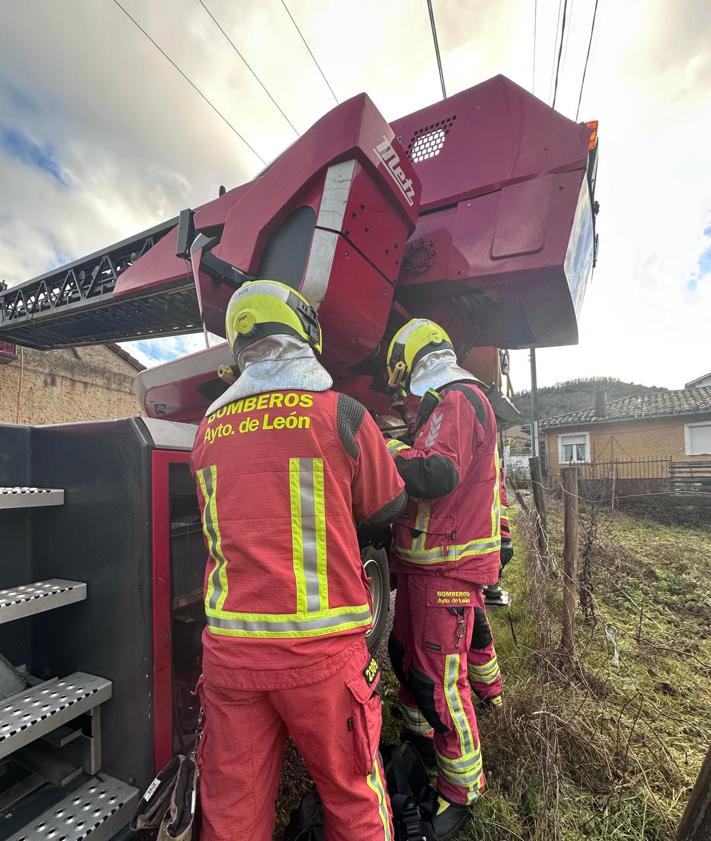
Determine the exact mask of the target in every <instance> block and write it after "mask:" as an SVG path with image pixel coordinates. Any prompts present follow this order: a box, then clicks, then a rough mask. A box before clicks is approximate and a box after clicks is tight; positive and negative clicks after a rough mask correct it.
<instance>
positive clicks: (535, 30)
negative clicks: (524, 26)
mask: <svg viewBox="0 0 711 841" xmlns="http://www.w3.org/2000/svg"><path fill="white" fill-rule="evenodd" d="M537 33H538V0H536V2H535V3H534V5H533V71H532V73H531V93H532V94H535V93H536V37H537Z"/></svg>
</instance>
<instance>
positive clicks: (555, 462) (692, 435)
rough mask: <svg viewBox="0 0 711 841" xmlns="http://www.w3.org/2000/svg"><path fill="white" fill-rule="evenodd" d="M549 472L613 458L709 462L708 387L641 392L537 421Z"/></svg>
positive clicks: (710, 409)
mask: <svg viewBox="0 0 711 841" xmlns="http://www.w3.org/2000/svg"><path fill="white" fill-rule="evenodd" d="M540 429H541V439H542V441H544V443H545V450H546V458H547V462H548V469H549V471H550V472H551V473H557V472H558V469H559V467H560V466H561V465H565V464H571V463H590V462H608V461H614V460H622V461H624V460H637V459H669V460H671V461H680V462H682V461H683V462H688V461H710V460H711V386H705V387H701V388H683V389H679V390H676V391H668V390H659V391H645V392H643V393H641V394H637V395H632V396H631V397H623V398H622V399H620V400H612V401H609V402H608V401H606V399H605V395H604V393H602V392H598V393H597V394H596V395H595V401H594V405H593V406H590V407H589V408H587V409H582V410H579V411H576V412H568V413H567V414H563V415H557V416H556V417H552V418H545V419H544V420H541V422H540Z"/></svg>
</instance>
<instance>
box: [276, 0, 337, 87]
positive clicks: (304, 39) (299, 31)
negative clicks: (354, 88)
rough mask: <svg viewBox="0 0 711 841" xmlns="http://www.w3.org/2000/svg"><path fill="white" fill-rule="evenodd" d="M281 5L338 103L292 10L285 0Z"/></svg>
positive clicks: (282, 0)
mask: <svg viewBox="0 0 711 841" xmlns="http://www.w3.org/2000/svg"><path fill="white" fill-rule="evenodd" d="M281 5H282V6H283V7H284V10H285V11H286V13H287V15H289V17H290V18H291V22H292V23H293V24H294V27H295V28H296V31H297V32H298V33H299V37H300V38H301V40H302V41H303V42H304V46H305V47H306V49H307V50H308V51H309V55H310V56H311V58H312V59H313V60H314V64H315V65H316V67H318V72H319V73H320V74H321V77H322V78H323V81H324V82H325V83H326V85H328V89H329V90H330V91H331V96H332V97H333V98H334V99H335V100H336V103H338V97H337V96H336V94H335V93H334V91H333V88H332V87H331V85H330V84H329V83H328V79H327V78H326V74H325V73H324V72H323V70H322V69H321V65H320V64H319V63H318V61H317V60H316V56H315V55H314V54H313V53H312V52H311V47H309V45H308V43H307V41H306V38H304V35H303V33H302V31H301V30H300V29H299V24H298V23H297V22H296V21H295V20H294V17H293V15H292V14H291V12H290V11H289V7H288V6H287V5H286V3H285V2H284V0H281Z"/></svg>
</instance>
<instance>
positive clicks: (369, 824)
mask: <svg viewBox="0 0 711 841" xmlns="http://www.w3.org/2000/svg"><path fill="white" fill-rule="evenodd" d="M369 664H370V665H369ZM277 674H280V673H277ZM379 681H380V675H379V674H377V672H376V674H375V676H374V666H373V665H372V664H371V658H370V654H369V653H368V651H367V648H366V646H365V642H363V644H362V649H360V651H359V653H358V654H357V656H356V657H354V658H352V659H350V658H349V659H348V660H346V662H345V664H344V665H343V666H342V667H341V668H339V670H338V671H337V672H336V673H335V674H332V675H330V676H329V677H328V678H326V679H325V680H322V681H319V682H312V683H310V684H309V685H299V686H289V687H288V688H283V689H275V690H259V689H255V690H249V689H235V688H229V687H227V686H225V685H224V681H222V680H220V681H219V683H220V684H221V685H216V684H215V683H214V682H212V681H211V676H210V671H209V669H208V670H206V673H205V677H204V681H203V683H202V686H201V691H200V695H201V699H202V704H203V709H204V712H205V731H204V735H203V739H202V742H201V745H200V756H199V765H200V771H201V777H200V806H201V811H202V821H203V823H202V832H201V835H200V838H201V841H271V838H272V831H273V828H274V819H275V808H274V806H275V801H276V798H277V792H278V788H279V777H280V770H281V764H282V760H283V757H284V748H285V746H286V740H287V736H291V738H292V739H293V740H294V742H295V743H296V746H297V748H298V749H299V752H300V753H301V756H302V757H303V759H304V762H305V763H306V767H307V769H308V771H309V773H310V775H311V777H312V779H313V780H314V782H315V783H316V786H317V788H318V792H319V794H320V796H321V799H322V801H323V807H324V818H325V828H326V838H327V839H328V841H353V839H354V838H358V839H362V841H392V837H393V835H392V824H391V817H390V802H389V800H388V795H387V790H386V788H385V778H384V775H383V769H382V765H381V762H380V758H379V756H378V744H379V741H380V728H381V702H380V697H379V695H378V694H377V690H378V684H379Z"/></svg>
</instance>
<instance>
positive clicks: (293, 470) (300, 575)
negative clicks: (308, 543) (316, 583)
mask: <svg viewBox="0 0 711 841" xmlns="http://www.w3.org/2000/svg"><path fill="white" fill-rule="evenodd" d="M289 497H290V500H291V554H292V559H293V564H294V579H295V581H296V612H297V613H304V612H305V611H306V578H305V576H304V543H303V540H304V538H303V530H302V528H301V462H300V459H298V458H290V459H289Z"/></svg>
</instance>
